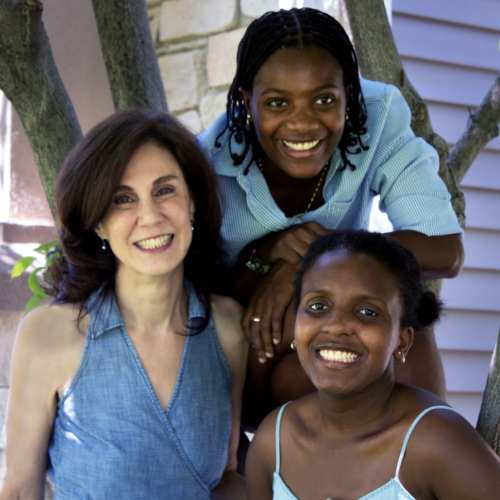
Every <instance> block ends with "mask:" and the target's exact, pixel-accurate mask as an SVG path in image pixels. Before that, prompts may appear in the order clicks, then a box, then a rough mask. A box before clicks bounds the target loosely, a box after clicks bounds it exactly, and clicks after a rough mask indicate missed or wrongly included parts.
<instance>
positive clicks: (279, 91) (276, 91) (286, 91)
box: [260, 83, 339, 96]
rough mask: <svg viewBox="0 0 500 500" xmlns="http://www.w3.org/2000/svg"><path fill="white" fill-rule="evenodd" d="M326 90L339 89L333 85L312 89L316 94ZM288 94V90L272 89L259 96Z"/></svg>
mask: <svg viewBox="0 0 500 500" xmlns="http://www.w3.org/2000/svg"><path fill="white" fill-rule="evenodd" d="M327 89H337V90H339V87H338V86H337V85H335V84H334V83H325V85H321V86H320V87H316V88H315V89H313V92H318V91H320V90H327ZM289 93H290V92H289V91H288V90H283V89H275V88H273V87H271V88H269V89H266V90H264V92H262V93H261V94H260V95H261V96H263V95H267V94H289Z"/></svg>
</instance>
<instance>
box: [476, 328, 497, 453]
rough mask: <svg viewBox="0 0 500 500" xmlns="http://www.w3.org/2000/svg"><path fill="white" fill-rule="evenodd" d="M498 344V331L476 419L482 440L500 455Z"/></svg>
mask: <svg viewBox="0 0 500 500" xmlns="http://www.w3.org/2000/svg"><path fill="white" fill-rule="evenodd" d="M499 346H500V332H499V335H498V340H497V345H496V347H495V351H494V352H493V357H492V360H491V365H490V372H489V374H488V381H487V382H486V389H485V391H484V394H483V402H482V404H481V411H480V413H479V419H478V421H477V430H478V432H479V434H481V436H483V438H484V440H485V441H486V442H487V443H488V444H489V445H490V446H491V447H492V448H493V450H494V451H495V453H496V454H497V455H498V456H500V446H499V444H500V356H499V355H498V348H499Z"/></svg>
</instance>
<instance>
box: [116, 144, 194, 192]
mask: <svg viewBox="0 0 500 500" xmlns="http://www.w3.org/2000/svg"><path fill="white" fill-rule="evenodd" d="M170 175H172V176H175V177H178V178H180V179H182V180H183V179H184V176H183V175H182V172H181V169H180V167H179V164H178V162H177V160H176V158H175V157H174V155H173V154H172V153H171V152H170V151H169V150H168V149H166V148H163V147H160V146H157V145H156V144H152V143H146V144H143V145H142V146H140V147H139V148H138V149H137V151H136V152H135V153H134V154H133V156H132V158H131V159H130V161H129V162H128V165H127V166H126V167H125V171H124V172H123V176H122V179H121V182H120V184H128V185H130V184H131V183H133V182H149V181H154V180H155V179H157V178H158V177H164V176H170Z"/></svg>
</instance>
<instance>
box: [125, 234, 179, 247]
mask: <svg viewBox="0 0 500 500" xmlns="http://www.w3.org/2000/svg"><path fill="white" fill-rule="evenodd" d="M173 237H174V235H173V234H164V235H162V236H156V237H154V238H148V239H145V240H141V241H136V242H135V243H134V245H135V246H136V247H139V248H141V249H143V250H154V249H155V248H161V247H164V246H166V245H168V244H169V243H170V242H171V241H172V239H173Z"/></svg>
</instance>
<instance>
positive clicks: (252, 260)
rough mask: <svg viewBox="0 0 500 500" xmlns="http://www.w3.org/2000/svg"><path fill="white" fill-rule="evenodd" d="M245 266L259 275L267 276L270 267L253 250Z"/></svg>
mask: <svg viewBox="0 0 500 500" xmlns="http://www.w3.org/2000/svg"><path fill="white" fill-rule="evenodd" d="M245 266H246V267H248V268H249V269H251V270H252V271H255V272H256V273H259V274H267V273H268V272H269V271H270V270H271V267H272V266H270V265H269V264H266V263H265V262H264V261H263V260H261V259H260V258H259V257H258V256H257V250H255V249H253V250H252V253H251V254H250V256H249V257H248V259H247V261H246V262H245Z"/></svg>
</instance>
